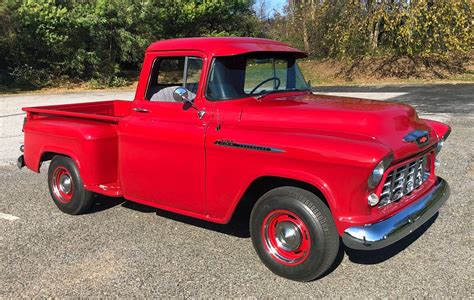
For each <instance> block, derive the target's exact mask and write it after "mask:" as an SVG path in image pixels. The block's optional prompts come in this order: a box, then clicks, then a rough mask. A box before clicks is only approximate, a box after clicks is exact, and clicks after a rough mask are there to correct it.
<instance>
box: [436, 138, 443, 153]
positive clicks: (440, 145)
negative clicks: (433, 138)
mask: <svg viewBox="0 0 474 300" xmlns="http://www.w3.org/2000/svg"><path fill="white" fill-rule="evenodd" d="M443 146H444V138H442V139H441V140H439V142H438V144H437V145H436V153H439V152H440V151H441V149H442V148H443Z"/></svg>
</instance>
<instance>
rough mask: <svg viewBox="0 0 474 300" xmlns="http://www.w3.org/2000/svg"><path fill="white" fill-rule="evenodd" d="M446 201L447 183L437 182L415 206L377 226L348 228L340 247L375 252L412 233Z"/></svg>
mask: <svg viewBox="0 0 474 300" xmlns="http://www.w3.org/2000/svg"><path fill="white" fill-rule="evenodd" d="M448 197H449V185H448V183H447V182H446V181H445V180H444V179H442V178H439V177H438V179H437V180H436V184H435V185H434V187H433V188H432V189H431V190H430V191H429V192H427V193H426V194H425V195H424V196H423V197H421V198H420V199H419V200H418V201H416V202H415V203H413V204H411V205H409V206H408V207H406V208H404V209H403V210H401V211H400V212H398V213H397V214H395V215H393V216H391V217H390V218H387V219H385V220H382V221H380V222H377V223H374V224H369V225H365V226H354V227H349V228H347V229H346V230H345V231H344V234H343V235H342V241H343V242H344V244H345V245H346V246H347V247H349V248H353V249H357V250H377V249H380V248H383V247H386V246H388V245H390V244H393V243H395V242H396V241H398V240H400V239H402V238H404V237H405V236H407V235H409V234H410V233H412V232H413V231H414V230H415V229H417V228H418V227H420V226H421V225H423V224H424V223H425V222H426V221H428V220H429V219H430V218H431V217H432V216H434V215H435V214H436V212H437V211H438V210H439V208H440V207H441V206H442V205H443V204H444V202H446V200H447V199H448Z"/></svg>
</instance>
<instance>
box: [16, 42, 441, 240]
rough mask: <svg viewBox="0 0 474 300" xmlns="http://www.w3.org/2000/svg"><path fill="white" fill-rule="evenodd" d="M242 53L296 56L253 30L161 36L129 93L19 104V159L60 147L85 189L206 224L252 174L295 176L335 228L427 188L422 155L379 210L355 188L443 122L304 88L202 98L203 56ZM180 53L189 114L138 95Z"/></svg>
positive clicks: (365, 219) (219, 218)
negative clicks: (165, 60) (191, 59)
mask: <svg viewBox="0 0 474 300" xmlns="http://www.w3.org/2000/svg"><path fill="white" fill-rule="evenodd" d="M253 51H276V52H282V51H289V52H292V53H296V54H297V55H299V56H301V55H303V52H301V51H299V50H296V49H293V48H290V47H289V46H287V45H285V44H283V43H280V42H274V41H269V40H263V39H249V38H243V39H241V38H225V39H219V38H202V39H177V40H169V41H162V42H157V43H154V44H152V45H151V46H150V47H149V49H148V51H147V52H146V54H145V60H144V64H143V68H142V72H141V77H140V81H139V83H138V87H137V91H136V96H135V100H134V101H133V102H127V101H117V100H116V101H109V102H100V103H87V104H70V105H56V106H47V107H36V108H24V110H25V111H27V112H28V116H27V118H28V121H27V123H26V125H25V162H26V165H27V167H28V168H30V169H32V170H34V171H39V165H40V161H41V157H42V156H43V155H45V153H48V152H50V153H59V154H63V155H67V156H70V157H71V158H72V159H73V160H74V161H75V162H76V164H77V165H78V167H79V171H80V174H81V177H82V178H83V182H84V185H85V188H86V189H88V190H91V191H94V192H98V193H102V194H106V195H110V196H124V197H125V198H127V199H130V200H133V201H136V202H139V203H143V204H146V205H151V206H155V207H159V208H163V209H166V210H169V211H173V212H176V213H181V214H186V215H189V216H192V217H196V218H201V219H205V220H209V221H213V222H218V223H226V222H228V221H229V220H230V218H231V216H232V214H233V212H234V209H235V207H236V205H237V204H238V202H239V201H240V199H241V197H242V195H243V194H244V193H245V191H246V190H247V188H248V187H249V186H250V185H251V183H252V182H254V181H255V180H257V179H259V178H261V177H266V176H273V177H282V178H288V179H293V180H299V181H303V182H305V183H307V184H310V185H312V186H314V187H315V188H317V189H318V190H320V191H321V193H322V194H323V195H324V197H325V198H326V200H327V202H328V204H329V206H330V209H331V212H332V214H333V217H334V220H335V223H336V226H337V228H338V231H339V233H342V232H343V231H344V229H345V228H347V227H349V226H353V225H360V224H367V223H372V222H375V221H378V220H381V219H384V218H386V217H387V216H390V215H393V214H394V213H396V212H397V211H399V210H400V209H402V208H403V207H405V206H407V205H408V204H410V203H411V202H413V201H415V200H416V199H418V198H419V197H420V196H421V195H423V194H424V193H426V192H427V191H428V190H429V188H430V187H431V186H432V185H433V183H434V181H435V179H436V177H435V174H434V159H431V163H432V169H431V172H432V175H431V177H430V179H429V180H428V181H427V182H426V183H425V184H424V185H423V186H422V188H420V189H418V190H417V191H416V192H414V193H412V194H411V195H409V196H406V197H404V198H403V199H402V200H401V201H399V202H397V203H393V204H390V205H387V206H386V207H384V208H383V209H379V208H376V207H374V208H372V207H369V206H368V205H367V196H368V195H369V194H370V193H371V192H373V191H378V190H379V187H376V188H375V189H374V190H370V189H369V188H368V187H367V179H368V177H369V175H370V173H371V172H372V170H373V168H374V167H375V166H376V165H377V164H378V162H380V161H381V160H382V159H383V158H385V157H387V156H388V155H390V154H392V155H393V157H394V160H393V162H392V168H393V166H395V165H397V164H399V163H403V162H404V161H406V160H407V159H410V158H411V157H414V156H417V155H419V154H421V153H422V152H426V151H431V152H432V158H434V156H435V153H434V151H433V149H434V148H435V147H436V143H437V142H438V141H439V139H440V138H441V137H442V136H444V135H445V134H446V133H447V132H448V130H449V127H448V126H447V125H445V124H442V123H439V122H435V121H430V120H423V119H419V118H418V116H417V115H416V113H415V110H414V109H413V108H412V107H410V106H408V105H404V104H394V103H388V102H381V101H370V100H363V99H354V98H344V97H332V96H323V95H313V94H310V93H307V92H288V93H279V94H273V95H268V96H266V97H263V98H262V99H260V100H257V99H256V98H254V97H249V98H245V99H239V100H229V101H219V102H211V101H208V100H207V99H206V98H205V97H204V93H203V91H204V89H205V86H206V79H207V74H208V69H209V66H210V62H211V60H212V58H213V57H214V56H222V55H233V54H240V53H247V52H253ZM181 55H190V56H198V57H201V58H203V62H204V64H203V70H202V73H201V80H200V83H199V89H198V94H197V96H196V99H195V104H196V106H197V107H199V108H201V109H204V110H205V111H206V115H205V117H204V118H203V119H202V120H199V119H198V118H197V116H196V111H194V110H192V109H190V110H187V111H184V110H183V109H182V104H181V103H165V102H149V101H147V100H145V99H144V94H145V90H146V87H147V82H148V76H149V72H150V69H151V66H152V63H153V61H154V60H155V59H156V58H157V57H158V56H181ZM133 108H145V109H148V110H149V112H148V113H139V112H135V111H133V110H132V109H133ZM218 128H220V130H217V129H218ZM413 130H426V131H428V132H429V135H430V142H429V144H428V145H426V146H423V147H421V148H419V147H418V146H417V145H416V143H406V142H403V141H402V139H403V137H404V136H405V135H407V134H408V133H410V132H411V131H413ZM217 140H231V141H233V142H235V143H241V144H255V145H262V146H267V147H274V148H279V149H282V150H284V152H264V151H255V150H249V149H242V148H232V147H226V146H221V145H216V144H214V143H215V142H216V141H217ZM387 174H388V172H386V173H385V176H386V175H387ZM383 181H384V180H382V182H383Z"/></svg>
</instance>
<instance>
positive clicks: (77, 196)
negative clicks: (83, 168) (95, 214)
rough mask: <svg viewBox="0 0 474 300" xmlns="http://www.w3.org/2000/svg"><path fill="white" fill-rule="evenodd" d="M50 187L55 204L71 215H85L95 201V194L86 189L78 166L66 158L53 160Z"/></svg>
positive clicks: (61, 157)
mask: <svg viewBox="0 0 474 300" xmlns="http://www.w3.org/2000/svg"><path fill="white" fill-rule="evenodd" d="M48 187H49V192H50V193H51V197H52V198H53V201H54V204H56V206H57V207H58V208H59V209H60V210H61V211H62V212H65V213H67V214H70V215H79V214H82V213H85V212H86V211H88V210H89V208H90V207H91V205H92V202H93V200H94V199H93V198H94V193H92V192H90V191H87V190H86V189H84V184H83V183H82V178H81V176H80V173H79V169H78V167H77V165H76V164H75V162H74V161H73V160H72V159H71V158H69V157H66V156H62V155H56V156H54V157H53V159H52V160H51V164H50V165H49V169H48Z"/></svg>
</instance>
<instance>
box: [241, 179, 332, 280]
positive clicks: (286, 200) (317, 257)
mask: <svg viewBox="0 0 474 300" xmlns="http://www.w3.org/2000/svg"><path fill="white" fill-rule="evenodd" d="M292 222H293V223H292ZM293 226H296V227H293ZM272 228H274V229H272ZM278 228H280V229H278ZM281 228H286V229H288V228H290V229H291V228H299V230H298V233H297V234H296V235H293V236H292V237H291V236H290V235H291V234H290V235H279V234H278V233H283V232H285V233H287V232H290V233H291V232H295V230H293V231H284V230H285V229H283V230H282V229H281ZM273 233H274V234H273ZM250 234H251V236H252V242H253V246H254V248H255V250H256V252H257V254H258V256H259V257H260V259H261V260H262V262H263V263H264V264H265V265H266V266H267V268H269V269H270V270H271V271H272V272H273V273H275V274H277V275H279V276H282V277H285V278H288V279H291V280H296V281H310V280H314V279H316V278H318V277H320V276H321V275H323V274H324V273H325V272H326V271H327V270H328V269H329V268H330V267H331V265H332V264H333V263H334V260H335V259H336V256H337V254H338V251H339V235H338V233H337V230H336V225H335V224H334V221H333V219H332V216H331V212H330V210H329V209H328V207H327V206H326V205H325V204H324V203H323V201H322V200H321V199H320V198H318V197H317V196H316V195H314V194H313V193H311V192H309V191H307V190H303V189H301V188H296V187H289V186H285V187H279V188H276V189H273V190H271V191H269V192H267V193H266V194H264V195H263V196H262V197H261V198H260V199H259V200H258V201H257V203H256V204H255V206H254V207H253V210H252V213H251V215H250ZM297 236H299V237H300V238H299V239H298V238H297ZM287 237H289V238H288V240H286V238H287ZM292 238H293V239H292ZM298 240H299V241H300V242H299V243H298V242H295V241H298ZM282 241H283V243H282ZM287 241H290V242H293V244H291V243H289V244H288V243H285V242H287ZM282 245H283V246H282ZM289 245H290V246H293V248H291V247H289ZM297 245H299V246H298V248H296V249H295V247H296V246H297ZM308 245H309V246H308ZM285 246H286V247H287V248H285ZM286 249H290V250H292V249H294V250H295V251H286Z"/></svg>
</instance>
